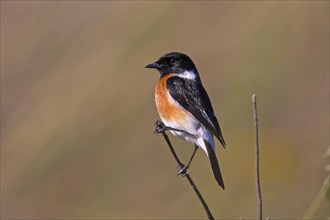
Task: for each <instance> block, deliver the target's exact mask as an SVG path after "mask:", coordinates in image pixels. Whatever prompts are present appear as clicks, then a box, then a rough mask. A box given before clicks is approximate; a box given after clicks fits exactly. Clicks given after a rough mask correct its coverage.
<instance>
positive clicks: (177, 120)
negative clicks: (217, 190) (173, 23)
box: [146, 52, 226, 189]
mask: <svg viewBox="0 0 330 220" xmlns="http://www.w3.org/2000/svg"><path fill="white" fill-rule="evenodd" d="M146 68H153V69H157V70H158V71H159V73H160V79H159V81H158V83H157V86H156V91H155V101H156V106H157V110H158V113H159V116H160V118H161V120H162V122H163V123H164V124H165V126H166V127H167V128H168V130H170V132H171V133H172V134H173V135H175V136H178V137H181V138H183V139H185V140H186V141H188V142H191V143H193V144H194V145H195V149H194V152H193V154H192V156H191V158H190V160H189V162H188V164H187V165H185V166H183V167H181V168H180V170H179V172H178V174H184V173H187V169H188V168H189V166H190V163H191V161H192V159H193V157H194V156H195V153H196V151H197V149H198V148H199V147H200V148H202V149H203V150H204V151H205V153H206V154H207V156H208V157H209V160H210V163H211V167H212V170H213V174H214V177H215V179H216V181H217V182H218V184H219V185H220V186H221V187H222V188H223V189H225V186H224V182H223V179H222V176H221V172H220V167H219V163H218V160H217V157H216V152H215V143H214V138H213V136H215V137H216V138H217V139H218V140H219V141H220V143H221V144H222V146H223V147H225V146H226V144H225V140H224V139H223V136H222V133H221V130H220V126H219V123H218V120H217V118H216V116H215V114H214V111H213V108H212V105H211V102H210V99H209V96H208V95H207V93H206V91H205V89H204V87H203V85H202V82H201V79H200V77H199V74H198V71H197V68H196V66H195V64H194V63H193V61H192V60H191V59H190V57H188V56H187V55H185V54H183V53H178V52H171V53H167V54H165V55H163V56H162V57H160V58H159V59H158V60H157V61H156V62H154V63H152V64H149V65H147V66H146Z"/></svg>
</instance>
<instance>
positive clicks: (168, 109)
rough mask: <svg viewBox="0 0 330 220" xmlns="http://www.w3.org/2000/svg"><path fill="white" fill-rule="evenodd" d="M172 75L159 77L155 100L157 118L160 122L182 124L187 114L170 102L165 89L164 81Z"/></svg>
mask: <svg viewBox="0 0 330 220" xmlns="http://www.w3.org/2000/svg"><path fill="white" fill-rule="evenodd" d="M172 76H173V74H167V75H165V76H163V77H161V78H160V79H159V81H158V83H157V86H156V92H155V100H156V106H157V110H158V113H159V116H160V118H161V119H162V120H168V121H176V122H184V121H185V120H186V118H187V116H188V115H187V112H186V111H184V110H183V109H182V108H180V107H179V108H178V106H177V105H175V103H174V102H173V101H174V100H170V99H171V97H170V94H169V93H168V92H167V89H166V81H167V79H169V78H170V77H172Z"/></svg>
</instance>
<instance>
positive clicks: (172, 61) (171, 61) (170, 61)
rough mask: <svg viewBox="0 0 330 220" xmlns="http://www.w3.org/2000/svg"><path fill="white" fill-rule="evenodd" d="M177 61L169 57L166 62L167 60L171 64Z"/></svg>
mask: <svg viewBox="0 0 330 220" xmlns="http://www.w3.org/2000/svg"><path fill="white" fill-rule="evenodd" d="M177 61H178V60H177V59H174V58H171V59H170V60H169V61H168V62H169V63H170V64H172V65H173V64H175V63H176V62H177Z"/></svg>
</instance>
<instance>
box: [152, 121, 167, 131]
mask: <svg viewBox="0 0 330 220" xmlns="http://www.w3.org/2000/svg"><path fill="white" fill-rule="evenodd" d="M155 125H156V129H155V131H154V133H155V134H161V133H164V132H165V131H167V130H168V127H166V125H165V124H164V123H163V122H162V121H159V120H157V121H156V122H155Z"/></svg>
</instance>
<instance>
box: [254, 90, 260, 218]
mask: <svg viewBox="0 0 330 220" xmlns="http://www.w3.org/2000/svg"><path fill="white" fill-rule="evenodd" d="M252 108H253V116H254V130H255V170H256V171H255V172H256V176H255V183H256V189H257V201H258V213H259V220H262V197H261V189H260V176H259V132H258V112H257V96H256V95H255V94H253V95H252Z"/></svg>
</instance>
